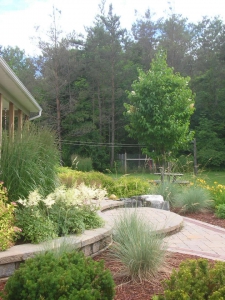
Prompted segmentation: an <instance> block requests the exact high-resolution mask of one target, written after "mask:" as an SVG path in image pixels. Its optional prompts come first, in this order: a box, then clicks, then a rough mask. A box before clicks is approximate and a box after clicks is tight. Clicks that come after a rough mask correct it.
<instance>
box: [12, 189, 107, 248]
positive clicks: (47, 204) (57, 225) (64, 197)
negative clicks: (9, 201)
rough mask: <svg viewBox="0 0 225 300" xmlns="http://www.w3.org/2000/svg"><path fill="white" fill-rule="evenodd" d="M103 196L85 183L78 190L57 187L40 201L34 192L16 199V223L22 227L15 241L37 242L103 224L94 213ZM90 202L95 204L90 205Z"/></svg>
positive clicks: (103, 193)
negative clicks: (17, 239)
mask: <svg viewBox="0 0 225 300" xmlns="http://www.w3.org/2000/svg"><path fill="white" fill-rule="evenodd" d="M105 193H106V192H105V190H100V189H91V188H88V187H86V186H85V185H84V184H81V185H80V186H78V187H77V188H75V187H74V188H70V189H65V188H64V187H61V188H58V189H56V190H55V191H54V193H51V194H49V195H48V197H47V198H42V197H41V195H40V194H39V193H38V192H37V191H34V192H32V193H30V194H29V197H28V199H25V200H22V199H20V200H18V204H19V207H18V209H16V211H15V215H16V220H15V224H16V225H17V226H18V227H20V228H22V231H21V232H20V234H19V236H18V238H20V239H22V240H23V241H29V242H31V243H40V242H42V241H46V240H49V239H52V238H55V237H57V236H65V235H68V234H80V233H82V232H83V231H84V230H85V229H91V228H98V227H101V226H102V225H103V223H104V222H103V220H102V219H101V218H100V217H99V215H98V214H97V209H98V200H100V199H101V197H104V196H105ZM93 199H95V201H96V204H93V203H91V202H90V201H91V200H93Z"/></svg>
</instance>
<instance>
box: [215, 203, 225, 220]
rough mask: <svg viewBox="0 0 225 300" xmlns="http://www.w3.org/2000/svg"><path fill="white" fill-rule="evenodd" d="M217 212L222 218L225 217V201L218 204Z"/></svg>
mask: <svg viewBox="0 0 225 300" xmlns="http://www.w3.org/2000/svg"><path fill="white" fill-rule="evenodd" d="M215 214H216V216H217V217H218V218H220V219H225V203H224V204H220V205H218V206H216V211H215Z"/></svg>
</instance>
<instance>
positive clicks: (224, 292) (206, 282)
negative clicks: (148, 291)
mask: <svg viewBox="0 0 225 300" xmlns="http://www.w3.org/2000/svg"><path fill="white" fill-rule="evenodd" d="M224 284H225V263H224V262H217V263H216V264H215V266H212V265H209V263H208V261H207V260H206V259H198V260H187V261H185V262H183V263H181V264H180V268H179V270H178V271H176V270H173V272H172V275H171V276H170V279H168V280H165V281H164V294H163V295H159V296H154V298H153V299H154V300H177V299H179V300H180V299H182V300H192V299H195V300H202V299H210V300H219V299H224V296H225V288H224Z"/></svg>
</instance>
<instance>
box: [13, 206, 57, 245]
mask: <svg viewBox="0 0 225 300" xmlns="http://www.w3.org/2000/svg"><path fill="white" fill-rule="evenodd" d="M15 218H16V219H15V225H16V226H18V227H19V228H21V229H22V231H21V232H19V234H18V239H21V240H23V241H27V242H31V243H34V244H38V243H40V242H43V241H46V240H49V239H52V238H55V237H57V229H56V226H55V224H54V223H53V222H52V220H50V219H49V218H48V216H46V215H45V214H44V212H43V211H41V210H40V209H39V208H38V207H35V206H31V207H21V208H18V209H16V210H15Z"/></svg>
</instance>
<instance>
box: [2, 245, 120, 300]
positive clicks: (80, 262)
mask: <svg viewBox="0 0 225 300" xmlns="http://www.w3.org/2000/svg"><path fill="white" fill-rule="evenodd" d="M114 293H115V292H114V282H113V278H112V275H111V273H110V272H109V270H105V269H104V265H103V261H101V262H96V261H94V260H93V259H92V258H90V257H85V256H84V254H83V253H82V252H77V251H75V250H73V251H69V252H62V253H59V252H57V253H56V254H55V253H54V252H53V251H47V252H44V253H41V254H38V255H36V256H35V257H34V258H30V259H28V260H26V261H25V263H24V264H22V265H21V266H20V268H19V269H18V270H16V271H15V272H14V274H13V275H12V276H11V277H10V278H9V279H8V281H7V283H6V286H5V290H4V293H2V299H4V300H34V299H45V300H57V299H60V300H63V299H64V300H80V299H83V300H111V299H113V296H114ZM0 296H1V295H0Z"/></svg>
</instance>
